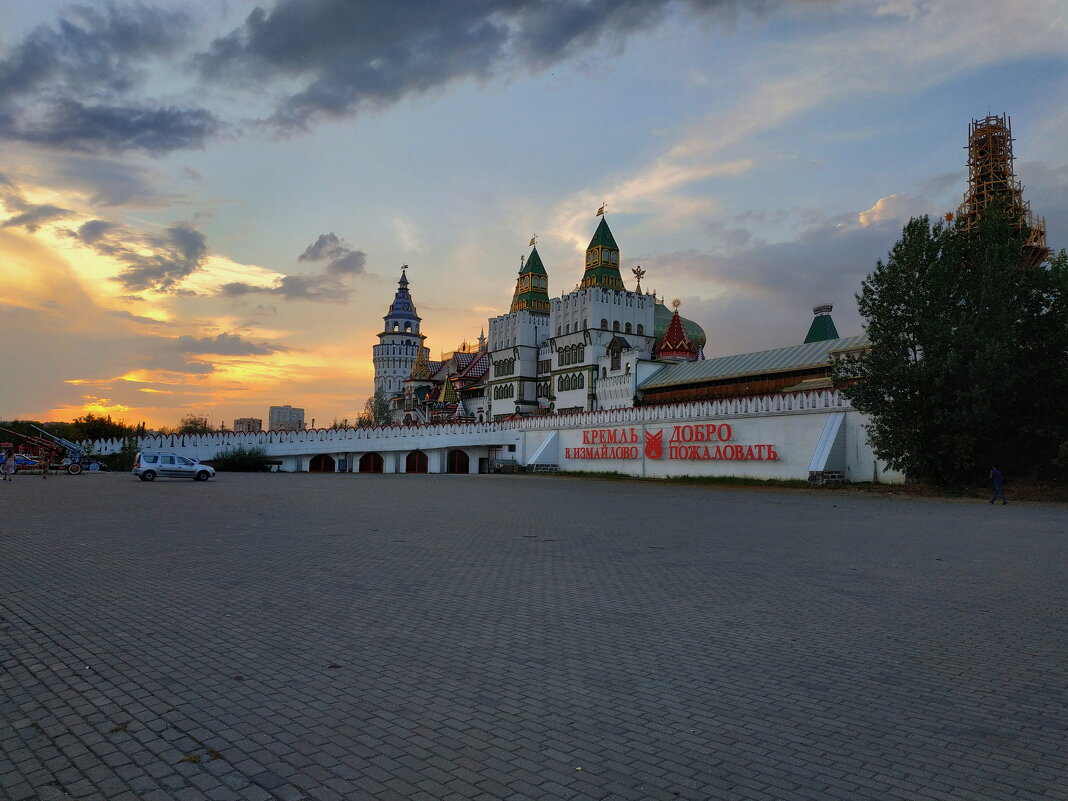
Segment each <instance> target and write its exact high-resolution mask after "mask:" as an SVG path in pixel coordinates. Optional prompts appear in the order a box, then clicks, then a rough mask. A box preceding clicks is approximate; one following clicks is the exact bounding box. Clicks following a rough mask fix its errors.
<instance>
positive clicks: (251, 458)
mask: <svg viewBox="0 0 1068 801" xmlns="http://www.w3.org/2000/svg"><path fill="white" fill-rule="evenodd" d="M209 461H210V462H211V465H212V467H214V468H215V469H216V470H219V471H221V472H228V473H266V472H267V471H268V470H270V469H271V465H270V459H269V458H268V457H267V451H265V450H264V449H263V448H260V447H258V446H253V447H251V448H246V447H244V446H243V445H239V446H237V447H236V448H225V449H223V450H221V451H219V452H218V453H217V454H216V455H215V458H214V459H211V460H209Z"/></svg>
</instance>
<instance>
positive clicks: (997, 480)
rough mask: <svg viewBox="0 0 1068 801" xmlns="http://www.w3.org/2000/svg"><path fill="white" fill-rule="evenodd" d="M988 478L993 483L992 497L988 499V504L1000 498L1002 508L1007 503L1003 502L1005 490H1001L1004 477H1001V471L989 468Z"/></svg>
mask: <svg viewBox="0 0 1068 801" xmlns="http://www.w3.org/2000/svg"><path fill="white" fill-rule="evenodd" d="M990 478H991V480H992V481H993V482H994V497H992V498H991V499H990V502H991V503H993V502H994V501H996V500H997V499H998V498H1001V505H1002V506H1004V505H1005V504H1007V503H1008V501H1007V500H1005V490H1003V489H1002V488H1001V485H1002V482H1003V481H1004V480H1005V479H1004V476H1002V475H1001V471H1000V470H998V469H997V468H996V467H991V468H990Z"/></svg>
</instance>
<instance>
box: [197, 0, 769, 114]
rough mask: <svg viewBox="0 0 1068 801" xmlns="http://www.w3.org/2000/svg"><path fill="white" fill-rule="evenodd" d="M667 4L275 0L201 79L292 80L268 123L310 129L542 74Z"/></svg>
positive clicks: (644, 22)
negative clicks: (463, 86)
mask: <svg viewBox="0 0 1068 801" xmlns="http://www.w3.org/2000/svg"><path fill="white" fill-rule="evenodd" d="M777 4H778V3H776V2H773V1H772V0H765V2H763V3H760V4H759V5H760V6H761V7H771V6H774V5H777ZM687 5H689V6H690V7H692V8H694V9H696V10H697V11H700V12H714V11H727V12H730V13H735V12H736V11H737V10H738V9H740V8H743V7H745V4H743V3H742V2H740V0H689V2H688V3H687ZM669 7H670V6H669V4H667V3H664V2H662V0H562V1H560V2H536V3H529V2H517V1H516V0H497V1H496V2H487V3H470V2H463V1H462V0H450V1H449V2H445V1H442V2H435V3H425V2H421V1H420V0H397V2H392V3H368V4H356V3H352V2H349V0H314V1H311V2H309V1H308V0H280V2H277V3H275V4H274V5H272V6H271V7H270V8H269V9H264V8H262V7H257V8H256V9H254V10H253V11H252V12H251V13H250V14H249V15H248V17H247V18H246V19H245V21H244V24H242V25H241V26H240V27H238V28H236V29H235V30H233V31H231V32H230V33H229V34H227V35H226V36H222V37H219V38H217V39H215V40H214V41H213V42H212V43H211V45H210V46H209V47H208V48H207V49H206V50H205V51H203V52H202V53H200V54H199V55H198V56H197V58H196V61H197V64H198V67H199V69H200V72H201V76H202V78H203V79H204V80H216V79H218V78H220V77H222V78H224V79H227V80H230V81H231V82H235V83H238V84H241V83H244V82H246V81H247V80H248V79H249V78H251V77H255V79H256V80H257V81H263V80H264V78H265V76H266V78H267V79H282V80H284V81H286V82H289V83H295V84H296V85H297V86H298V87H299V89H298V90H297V91H294V92H292V93H290V94H289V95H288V96H286V97H284V98H283V99H282V100H281V102H280V103H279V104H278V106H277V108H276V109H275V111H274V113H273V115H272V116H271V118H270V122H271V123H272V124H274V125H276V126H278V127H279V128H282V129H288V130H293V129H303V128H307V127H308V126H309V125H310V124H311V123H312V122H314V121H316V120H318V119H321V118H339V117H345V116H349V115H353V114H356V113H359V112H361V111H364V110H368V109H374V108H381V107H384V106H387V105H390V104H392V103H395V102H397V101H398V100H400V99H402V98H404V97H406V96H408V95H417V94H424V93H426V92H428V91H431V90H434V89H437V88H441V87H444V86H446V85H448V84H450V83H452V82H454V81H457V80H462V79H467V78H477V79H485V78H490V77H494V76H498V75H501V74H502V73H507V72H509V71H511V72H516V71H519V70H522V69H531V70H536V69H542V68H544V67H546V66H547V65H550V64H552V63H555V62H557V61H560V60H562V59H565V58H567V57H569V56H571V55H572V54H574V53H576V52H578V51H579V49H580V47H582V46H589V45H592V44H593V43H595V42H597V41H599V40H600V39H601V38H602V37H605V36H608V35H611V36H613V37H615V38H616V39H617V40H618V39H621V38H622V37H624V36H625V35H626V34H628V33H631V32H634V31H639V30H645V29H647V28H649V27H651V26H654V25H656V24H658V23H659V22H661V21H662V20H664V19H665V18H666V17H667V15H668V13H669Z"/></svg>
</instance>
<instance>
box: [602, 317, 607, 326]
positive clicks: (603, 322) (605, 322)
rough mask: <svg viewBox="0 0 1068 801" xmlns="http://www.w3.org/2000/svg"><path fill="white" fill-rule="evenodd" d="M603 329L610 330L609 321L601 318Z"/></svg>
mask: <svg viewBox="0 0 1068 801" xmlns="http://www.w3.org/2000/svg"><path fill="white" fill-rule="evenodd" d="M601 328H608V320H606V319H604V318H603V317H602V318H601Z"/></svg>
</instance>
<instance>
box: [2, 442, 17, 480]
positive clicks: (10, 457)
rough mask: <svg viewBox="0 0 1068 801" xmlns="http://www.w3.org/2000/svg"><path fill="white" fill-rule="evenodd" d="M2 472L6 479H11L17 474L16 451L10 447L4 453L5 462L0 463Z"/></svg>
mask: <svg viewBox="0 0 1068 801" xmlns="http://www.w3.org/2000/svg"><path fill="white" fill-rule="evenodd" d="M0 472H2V473H3V474H4V481H10V480H11V476H13V475H15V452H14V451H13V450H11V448H8V449H7V451H6V452H5V453H4V461H3V464H0Z"/></svg>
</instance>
